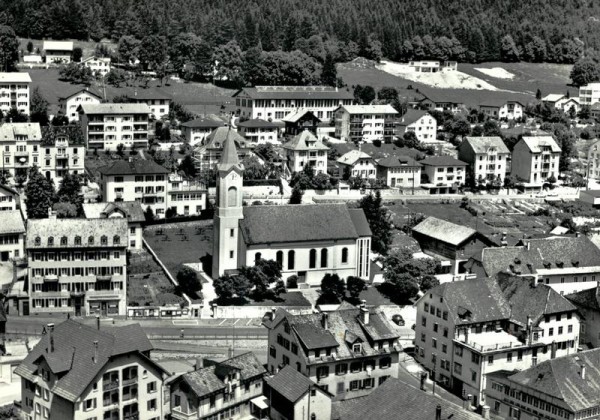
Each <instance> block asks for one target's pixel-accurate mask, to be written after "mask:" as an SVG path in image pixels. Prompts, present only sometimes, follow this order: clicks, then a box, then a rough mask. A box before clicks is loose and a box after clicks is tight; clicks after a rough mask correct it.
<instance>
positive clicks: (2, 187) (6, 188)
mask: <svg viewBox="0 0 600 420" xmlns="http://www.w3.org/2000/svg"><path fill="white" fill-rule="evenodd" d="M0 190H3V191H5V192H6V193H7V194H10V195H19V192H18V191H17V190H15V189H13V188H11V187H9V186H8V185H2V184H0Z"/></svg>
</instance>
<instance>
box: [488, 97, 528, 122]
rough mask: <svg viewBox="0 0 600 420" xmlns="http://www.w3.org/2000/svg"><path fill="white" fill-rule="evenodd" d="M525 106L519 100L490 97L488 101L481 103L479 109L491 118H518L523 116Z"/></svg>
mask: <svg viewBox="0 0 600 420" xmlns="http://www.w3.org/2000/svg"><path fill="white" fill-rule="evenodd" d="M524 108H525V107H524V106H523V104H522V103H521V102H519V101H506V100H502V99H492V98H488V99H487V100H486V102H484V103H483V104H481V105H479V111H481V112H483V113H484V114H485V115H487V116H489V117H490V118H494V119H498V120H516V119H519V118H523V109H524Z"/></svg>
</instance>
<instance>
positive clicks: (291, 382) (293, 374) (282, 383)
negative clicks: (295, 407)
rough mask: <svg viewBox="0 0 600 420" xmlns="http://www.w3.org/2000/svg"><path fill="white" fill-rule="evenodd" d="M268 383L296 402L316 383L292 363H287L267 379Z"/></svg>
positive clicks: (290, 400)
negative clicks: (291, 364)
mask: <svg viewBox="0 0 600 420" xmlns="http://www.w3.org/2000/svg"><path fill="white" fill-rule="evenodd" d="M266 383H267V385H269V387H271V388H272V389H273V390H275V391H276V392H277V393H278V394H279V395H281V396H282V397H283V398H285V399H286V400H288V401H289V402H292V403H295V402H296V401H298V400H299V399H300V398H302V397H303V396H304V395H305V394H306V393H307V392H308V390H309V389H310V388H311V387H313V388H315V389H316V386H315V385H316V384H315V383H314V382H313V381H312V380H310V378H308V377H307V376H304V375H303V374H301V373H300V372H298V371H297V370H296V369H294V368H293V367H292V366H290V365H286V366H284V367H283V369H281V370H280V371H279V372H277V374H276V375H275V376H273V377H272V378H268V379H266Z"/></svg>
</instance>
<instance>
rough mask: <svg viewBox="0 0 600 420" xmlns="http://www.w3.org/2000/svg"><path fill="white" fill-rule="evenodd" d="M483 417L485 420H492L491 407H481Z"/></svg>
mask: <svg viewBox="0 0 600 420" xmlns="http://www.w3.org/2000/svg"><path fill="white" fill-rule="evenodd" d="M481 417H483V418H484V419H489V418H490V406H489V405H484V406H483V407H481Z"/></svg>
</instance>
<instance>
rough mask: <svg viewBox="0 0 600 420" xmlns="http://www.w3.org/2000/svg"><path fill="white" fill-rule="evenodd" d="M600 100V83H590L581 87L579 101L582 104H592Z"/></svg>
mask: <svg viewBox="0 0 600 420" xmlns="http://www.w3.org/2000/svg"><path fill="white" fill-rule="evenodd" d="M598 102H600V83H588V84H587V85H585V86H580V87H579V103H580V104H581V106H592V105H594V104H595V103H598Z"/></svg>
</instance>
